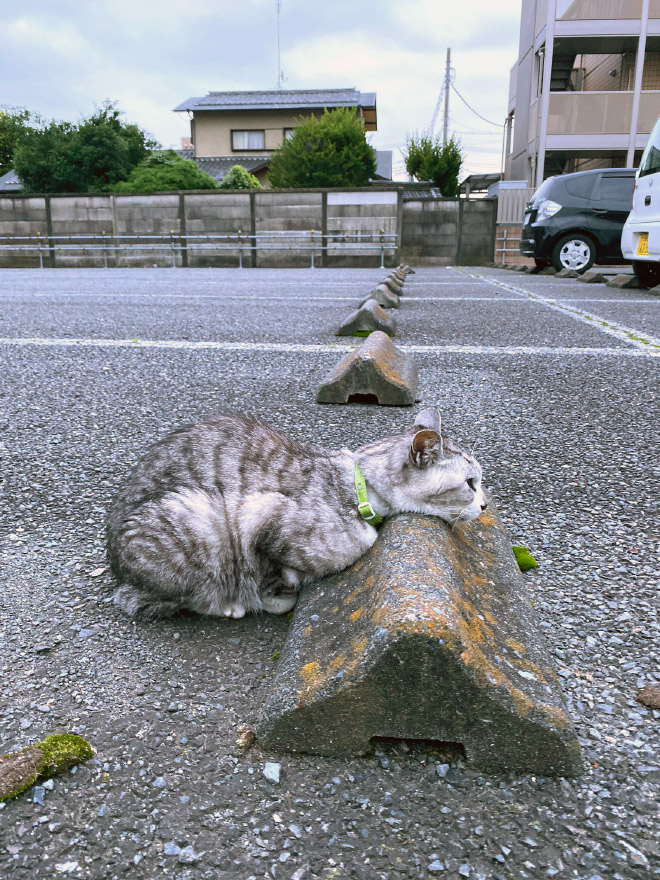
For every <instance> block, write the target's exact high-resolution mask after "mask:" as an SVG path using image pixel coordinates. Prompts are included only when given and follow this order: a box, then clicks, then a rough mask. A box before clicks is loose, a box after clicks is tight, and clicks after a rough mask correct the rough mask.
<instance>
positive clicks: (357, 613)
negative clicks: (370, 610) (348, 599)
mask: <svg viewBox="0 0 660 880" xmlns="http://www.w3.org/2000/svg"><path fill="white" fill-rule="evenodd" d="M363 613H364V608H358V609H357V610H356V611H354V612H353V613H352V614H351V620H359V619H360V618H361V617H362V614H363Z"/></svg>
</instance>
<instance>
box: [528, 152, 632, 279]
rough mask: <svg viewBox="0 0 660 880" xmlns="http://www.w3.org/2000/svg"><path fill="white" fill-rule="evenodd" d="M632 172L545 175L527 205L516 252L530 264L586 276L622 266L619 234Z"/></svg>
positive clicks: (629, 203)
mask: <svg viewBox="0 0 660 880" xmlns="http://www.w3.org/2000/svg"><path fill="white" fill-rule="evenodd" d="M634 187H635V169H634V168H611V169H601V170H596V171H578V172H577V173H575V174H562V175H560V176H558V177H549V178H548V179H547V180H545V181H544V182H543V183H542V184H541V186H540V187H539V188H538V189H537V190H536V192H535V193H534V195H533V196H532V198H531V200H530V201H529V202H528V203H527V208H526V211H525V219H524V220H523V228H522V234H521V240H520V253H521V254H523V256H525V257H533V258H534V261H535V262H536V265H537V266H538V267H539V268H541V267H543V266H550V265H551V266H554V268H555V269H556V270H557V271H559V270H560V269H575V270H576V271H577V272H586V271H587V269H589V268H591V266H592V265H593V264H594V263H625V262H626V260H624V259H623V255H622V254H621V231H622V230H623V224H624V223H625V222H626V219H627V217H628V214H629V213H630V209H631V207H632V197H633V189H634Z"/></svg>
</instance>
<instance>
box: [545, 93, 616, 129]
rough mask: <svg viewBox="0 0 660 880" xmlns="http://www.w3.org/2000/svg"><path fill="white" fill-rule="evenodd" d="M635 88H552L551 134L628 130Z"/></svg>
mask: <svg viewBox="0 0 660 880" xmlns="http://www.w3.org/2000/svg"><path fill="white" fill-rule="evenodd" d="M632 106H633V93H632V92H552V94H551V95H550V105H549V108H548V134H629V132H630V124H631V121H632Z"/></svg>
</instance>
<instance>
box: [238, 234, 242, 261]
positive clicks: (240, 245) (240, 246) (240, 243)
mask: <svg viewBox="0 0 660 880" xmlns="http://www.w3.org/2000/svg"><path fill="white" fill-rule="evenodd" d="M242 232H243V230H242V229H239V230H238V268H239V269H242V268H243V242H242V239H241V234H242Z"/></svg>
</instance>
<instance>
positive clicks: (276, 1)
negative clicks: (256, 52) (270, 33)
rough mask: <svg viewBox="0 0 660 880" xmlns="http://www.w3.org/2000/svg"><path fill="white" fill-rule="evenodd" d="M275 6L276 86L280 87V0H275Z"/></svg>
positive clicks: (281, 75) (282, 76)
mask: <svg viewBox="0 0 660 880" xmlns="http://www.w3.org/2000/svg"><path fill="white" fill-rule="evenodd" d="M275 8H276V9H277V88H278V89H281V88H282V80H283V79H284V74H283V73H282V65H281V63H280V12H281V11H282V0H275Z"/></svg>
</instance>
